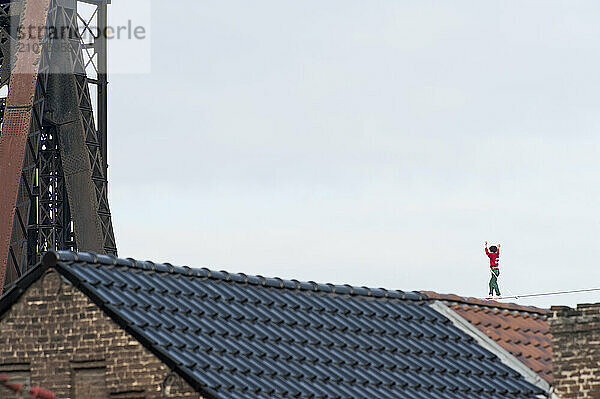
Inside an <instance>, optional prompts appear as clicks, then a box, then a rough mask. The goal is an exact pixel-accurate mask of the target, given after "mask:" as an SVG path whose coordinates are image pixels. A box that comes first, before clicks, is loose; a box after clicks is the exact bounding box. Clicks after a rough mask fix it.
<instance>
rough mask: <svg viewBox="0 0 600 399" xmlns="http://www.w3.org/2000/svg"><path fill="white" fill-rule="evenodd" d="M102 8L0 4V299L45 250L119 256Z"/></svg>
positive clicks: (25, 0)
mask: <svg viewBox="0 0 600 399" xmlns="http://www.w3.org/2000/svg"><path fill="white" fill-rule="evenodd" d="M107 3H110V0H10V1H9V0H0V53H1V54H0V95H1V96H2V98H0V110H1V111H0V123H1V128H0V293H1V292H2V289H3V287H4V286H5V285H9V284H10V283H11V282H13V281H14V280H16V279H17V278H19V277H20V276H21V275H23V273H25V272H26V271H27V270H28V269H29V268H31V267H32V266H33V265H35V264H36V263H37V262H38V261H39V260H40V255H41V254H42V253H43V252H44V251H48V250H52V249H71V250H87V251H94V252H97V253H109V254H116V251H117V248H116V243H115V238H114V233H113V228H112V221H111V214H110V208H109V205H108V198H107V172H108V167H107V41H106V35H105V34H103V33H104V32H105V31H106V27H107ZM7 88H8V90H7ZM2 93H4V94H2ZM6 93H8V95H6Z"/></svg>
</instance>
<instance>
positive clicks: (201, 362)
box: [44, 252, 542, 399]
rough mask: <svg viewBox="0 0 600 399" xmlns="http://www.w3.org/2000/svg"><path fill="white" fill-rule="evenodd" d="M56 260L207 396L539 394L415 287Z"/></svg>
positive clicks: (62, 256)
mask: <svg viewBox="0 0 600 399" xmlns="http://www.w3.org/2000/svg"><path fill="white" fill-rule="evenodd" d="M44 264H45V266H46V267H54V268H56V269H57V270H58V271H59V272H60V273H61V274H62V275H63V276H65V277H66V278H67V279H68V280H70V281H71V282H72V283H73V284H74V285H75V286H77V287H78V288H79V289H81V290H82V291H83V292H84V293H85V294H86V295H88V296H89V297H90V298H91V299H92V300H93V301H94V302H95V303H96V304H97V305H99V306H100V307H101V308H102V309H103V310H104V311H105V312H106V313H107V314H108V315H109V316H110V317H112V318H113V319H114V320H115V321H116V322H117V323H119V324H120V325H121V326H123V328H125V329H126V330H127V331H129V332H130V333H131V334H132V335H134V336H135V337H136V338H137V339H138V340H139V341H140V342H141V343H142V344H143V345H145V346H146V347H147V348H148V349H149V350H151V351H152V352H153V353H155V354H156V355H157V356H158V357H159V358H160V359H161V360H162V361H164V362H165V363H166V364H167V365H168V366H169V367H171V368H172V369H174V370H175V371H176V372H177V373H179V374H180V375H181V376H182V377H183V378H184V379H185V380H186V381H188V382H189V383H190V384H191V385H192V386H193V387H194V388H195V389H197V390H198V391H199V392H200V393H202V394H203V395H204V396H206V397H208V398H219V399H237V398H352V399H357V398H370V399H384V398H427V399H435V398H444V399H452V398H456V399H459V398H460V399H468V398H517V397H518V398H534V397H535V395H536V394H540V393H542V392H541V391H540V390H539V389H538V388H537V387H535V386H533V385H531V384H529V383H527V382H525V381H524V380H523V379H522V377H521V376H520V375H519V374H518V373H516V372H515V371H513V370H512V369H510V368H508V367H507V366H505V365H504V364H502V363H501V362H500V361H499V359H498V358H497V357H495V356H494V355H493V354H491V353H490V352H487V351H486V350H484V349H483V348H481V347H480V346H478V345H477V343H476V342H475V341H474V340H473V339H472V338H471V337H469V336H467V335H466V334H464V333H463V332H461V331H460V330H458V329H457V328H455V327H454V326H453V325H452V324H451V323H450V322H449V321H448V319H446V318H445V317H444V316H442V315H441V314H439V313H438V312H436V311H435V310H433V309H432V308H431V307H430V306H428V304H427V301H426V299H427V297H426V296H425V295H424V294H421V293H417V292H402V291H388V290H384V289H369V288H364V287H352V286H347V285H330V284H317V283H313V282H299V281H295V280H291V281H289V280H281V279H278V278H264V277H260V276H247V275H244V274H232V273H227V272H217V271H211V270H208V269H190V268H187V267H174V266H171V265H169V264H154V263H151V262H139V261H135V260H132V259H128V260H124V259H116V258H113V257H109V256H99V255H93V254H87V253H77V254H76V253H71V252H60V253H58V254H55V253H49V254H46V256H45V257H44Z"/></svg>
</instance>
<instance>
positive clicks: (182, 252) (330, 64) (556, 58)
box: [109, 0, 600, 306]
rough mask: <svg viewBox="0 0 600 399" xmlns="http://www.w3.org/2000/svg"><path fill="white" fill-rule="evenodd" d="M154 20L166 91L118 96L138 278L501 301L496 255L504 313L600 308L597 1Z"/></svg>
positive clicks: (117, 169)
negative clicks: (187, 271) (577, 291)
mask: <svg viewBox="0 0 600 399" xmlns="http://www.w3.org/2000/svg"><path fill="white" fill-rule="evenodd" d="M113 3H114V4H113V5H112V6H111V13H112V15H113V17H115V18H117V17H118V18H124V17H128V18H131V19H132V20H134V21H135V19H136V18H135V17H136V16H135V15H129V14H130V13H131V10H129V9H126V8H124V7H123V8H120V7H121V6H120V3H122V1H116V0H115V1H114V2H113ZM151 12H152V36H151V42H150V44H151V48H152V63H151V73H142V74H124V73H115V74H112V75H111V99H110V111H109V112H110V114H109V115H110V116H109V118H110V165H111V168H110V179H111V185H110V190H111V192H110V197H111V198H110V199H111V206H112V211H113V217H114V224H115V231H116V236H117V240H118V245H119V249H120V255H121V256H127V257H137V258H143V259H152V260H155V261H169V262H172V263H174V264H189V265H190V266H196V267H201V266H208V267H211V268H217V269H225V270H228V271H242V272H245V273H252V274H262V275H265V276H279V277H284V278H297V279H301V280H315V281H320V282H334V283H350V284H357V285H368V286H376V287H380V286H382V287H386V288H395V289H403V290H413V289H427V290H435V291H438V292H441V293H456V294H460V295H473V296H485V295H486V294H487V280H488V279H489V269H488V266H487V263H486V262H487V259H486V257H485V255H484V254H483V242H484V241H485V240H488V241H490V243H491V242H494V243H495V242H498V241H499V242H501V243H502V246H503V248H502V255H501V273H502V274H501V278H500V288H501V289H503V293H504V294H509V293H514V294H517V293H519V294H522V293H531V292H546V291H553V290H563V289H574V288H588V287H596V286H598V287H600V268H598V267H597V264H598V259H597V254H596V252H597V250H596V247H597V245H598V242H597V241H598V238H597V237H598V233H599V232H600V214H599V213H598V200H599V199H600V187H599V185H598V183H597V180H598V177H599V174H600V170H599V166H598V150H599V146H600V137H599V135H598V134H597V132H598V131H599V129H600V116H599V113H598V109H599V108H600V98H599V96H598V93H599V92H600V78H599V74H598V71H599V70H600V57H599V56H598V54H600V53H599V47H600V41H599V40H598V38H599V37H600V25H599V24H598V23H597V20H598V15H599V12H600V3H598V2H597V1H566V0H564V1H549V0H544V1H531V0H520V1H505V0H503V1H492V0H490V1H483V2H482V1H474V0H471V1H460V0H459V1H457V0H452V1H423V0H419V1H405V0H381V1H369V2H367V1H364V0H362V1H356V0H328V1H313V0H304V1H301V2H298V1H286V0H272V1H271V0H268V1H267V0H258V1H253V2H248V1H241V0H240V1H234V0H219V1H197V0H194V1H189V0H185V1H184V0H180V1H179V2H178V4H177V6H176V7H175V6H173V3H172V2H162V1H161V2H159V1H152V4H151ZM123 57H128V54H126V53H124V52H120V51H118V50H115V51H113V52H111V58H112V59H113V62H115V59H122V58H123ZM130 63H131V65H134V66H135V64H136V63H138V64H139V68H140V70H147V69H148V65H147V63H145V62H144V58H143V57H132V58H130ZM597 301H600V292H597V293H590V294H585V295H570V296H558V297H550V298H542V299H537V300H522V301H521V302H520V303H525V304H535V305H538V306H549V305H551V304H569V305H574V304H575V303H577V302H597Z"/></svg>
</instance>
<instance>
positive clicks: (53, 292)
mask: <svg viewBox="0 0 600 399" xmlns="http://www.w3.org/2000/svg"><path fill="white" fill-rule="evenodd" d="M0 370H5V371H7V372H8V371H11V372H12V373H15V376H17V374H18V376H24V377H26V378H30V379H31V384H32V385H38V386H41V387H43V388H46V389H50V390H52V391H54V392H55V393H56V395H57V398H61V399H62V398H72V399H88V398H90V399H91V398H93V399H104V398H113V399H142V398H143V399H153V398H195V399H201V398H200V396H199V395H198V394H197V393H194V392H193V390H192V388H191V387H190V386H189V385H188V384H187V383H186V382H185V381H183V380H182V379H181V378H179V377H178V376H177V375H175V374H174V373H173V372H172V371H171V370H169V368H168V367H167V366H165V365H164V364H163V363H162V362H161V361H160V360H159V359H158V358H157V357H155V356H154V355H153V354H152V353H150V352H149V351H148V350H146V349H145V348H144V347H143V346H142V345H141V344H140V343H139V342H137V341H136V340H135V339H134V338H133V337H132V336H130V335H129V334H127V333H126V332H125V331H124V330H123V329H121V328H120V327H119V326H118V325H117V324H115V323H114V322H113V321H112V320H111V319H110V318H108V317H107V316H106V315H105V314H104V313H103V312H102V310H100V308H98V307H97V306H96V305H95V304H94V303H92V302H91V301H90V300H89V299H88V298H87V297H86V296H85V295H84V294H82V293H81V292H80V291H79V290H77V289H76V288H74V287H73V286H72V285H71V284H70V283H69V282H67V281H66V280H64V279H63V278H62V277H60V275H59V274H58V273H56V272H55V271H52V270H50V271H48V272H47V273H46V274H45V275H44V276H43V277H42V278H40V279H39V280H38V281H37V282H35V283H34V284H33V285H32V286H31V287H30V288H29V289H28V290H27V291H26V292H25V294H24V295H23V296H22V297H21V298H20V299H19V301H18V302H17V303H15V304H14V306H13V307H12V308H11V309H10V310H9V311H8V312H7V313H5V314H4V315H3V316H2V317H1V318H0ZM0 372H1V371H0ZM9 395H10V393H9V392H7V391H6V390H5V389H4V388H1V387H0V398H9V397H10V396H9Z"/></svg>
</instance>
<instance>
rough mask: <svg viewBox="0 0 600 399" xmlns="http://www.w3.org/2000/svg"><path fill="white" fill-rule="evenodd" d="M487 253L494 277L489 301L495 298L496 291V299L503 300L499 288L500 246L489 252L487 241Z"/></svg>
mask: <svg viewBox="0 0 600 399" xmlns="http://www.w3.org/2000/svg"><path fill="white" fill-rule="evenodd" d="M485 253H486V255H487V256H488V258H490V270H491V272H492V277H491V278H490V294H489V296H488V299H492V298H494V296H493V295H494V290H495V291H496V295H497V296H496V297H495V298H498V299H499V298H502V296H501V295H500V288H498V276H499V275H500V268H499V267H498V261H499V260H500V244H498V246H495V245H492V246H490V249H489V250H488V246H487V241H486V242H485Z"/></svg>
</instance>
